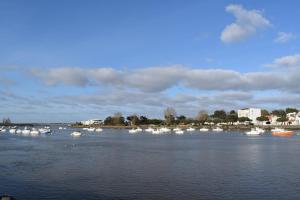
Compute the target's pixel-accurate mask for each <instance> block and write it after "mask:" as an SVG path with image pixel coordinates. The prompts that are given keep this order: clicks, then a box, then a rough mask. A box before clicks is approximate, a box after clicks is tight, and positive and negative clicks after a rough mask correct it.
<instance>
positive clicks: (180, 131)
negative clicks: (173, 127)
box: [175, 130, 184, 135]
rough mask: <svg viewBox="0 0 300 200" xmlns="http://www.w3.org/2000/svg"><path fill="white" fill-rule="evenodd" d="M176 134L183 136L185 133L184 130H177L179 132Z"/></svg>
mask: <svg viewBox="0 0 300 200" xmlns="http://www.w3.org/2000/svg"><path fill="white" fill-rule="evenodd" d="M175 134H176V135H183V134H184V131H183V130H177V131H175Z"/></svg>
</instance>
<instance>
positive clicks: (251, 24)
mask: <svg viewBox="0 0 300 200" xmlns="http://www.w3.org/2000/svg"><path fill="white" fill-rule="evenodd" d="M226 11H227V12H229V13H232V14H233V15H234V16H235V18H236V20H235V22H234V23H232V24H229V25H227V26H226V27H225V29H224V30H223V31H222V33H221V40H222V41H223V42H225V43H232V42H237V41H240V40H242V39H245V38H247V37H249V36H251V35H253V34H255V33H256V32H257V30H258V29H262V28H266V27H268V26H270V25H271V24H270V22H269V20H268V19H266V18H265V17H263V15H262V12H261V11H259V10H246V9H244V8H243V6H241V5H236V4H230V5H228V6H227V7H226Z"/></svg>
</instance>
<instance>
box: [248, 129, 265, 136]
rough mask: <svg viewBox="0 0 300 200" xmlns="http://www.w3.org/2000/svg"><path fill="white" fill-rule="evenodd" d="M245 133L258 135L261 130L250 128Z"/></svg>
mask: <svg viewBox="0 0 300 200" xmlns="http://www.w3.org/2000/svg"><path fill="white" fill-rule="evenodd" d="M245 134H246V135H260V134H261V132H260V131H257V130H256V129H251V131H247V132H246V133H245Z"/></svg>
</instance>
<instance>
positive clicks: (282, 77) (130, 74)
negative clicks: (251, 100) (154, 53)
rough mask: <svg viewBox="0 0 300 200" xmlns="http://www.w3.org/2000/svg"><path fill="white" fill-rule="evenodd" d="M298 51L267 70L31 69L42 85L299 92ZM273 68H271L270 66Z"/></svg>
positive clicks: (177, 67) (148, 89) (159, 90)
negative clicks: (243, 71)
mask: <svg viewBox="0 0 300 200" xmlns="http://www.w3.org/2000/svg"><path fill="white" fill-rule="evenodd" d="M299 64H300V55H294V56H286V57H282V58H278V59H275V61H274V63H273V64H271V65H272V66H276V67H277V68H278V67H285V68H284V69H285V70H284V73H282V70H277V68H270V69H271V71H268V72H247V73H241V72H238V71H234V70H226V69H193V68H188V67H184V66H180V65H174V66H164V67H148V68H143V69H137V70H130V71H126V70H125V71H124V70H123V71H122V70H115V69H113V68H93V69H87V68H52V69H48V70H42V69H39V70H36V69H35V70H31V75H33V76H34V77H36V78H38V79H41V80H42V81H43V82H44V83H45V84H46V85H72V86H81V87H87V86H91V85H93V86H102V87H105V86H111V87H112V88H122V89H124V90H129V89H136V90H139V91H142V92H145V93H153V92H161V91H167V90H168V89H170V88H172V87H174V86H180V87H183V88H185V89H196V90H202V91H203V90H205V91H228V90H239V91H266V90H278V91H291V92H292V91H293V92H300V88H299V87H298V84H297V83H298V77H299V75H300V69H299V68H297V67H298V66H299ZM273 69H274V70H273Z"/></svg>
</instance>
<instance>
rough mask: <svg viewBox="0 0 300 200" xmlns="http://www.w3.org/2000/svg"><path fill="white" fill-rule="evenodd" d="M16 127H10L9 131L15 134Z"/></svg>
mask: <svg viewBox="0 0 300 200" xmlns="http://www.w3.org/2000/svg"><path fill="white" fill-rule="evenodd" d="M16 131H17V130H16V129H14V128H12V129H9V133H12V134H15V133H16Z"/></svg>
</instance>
